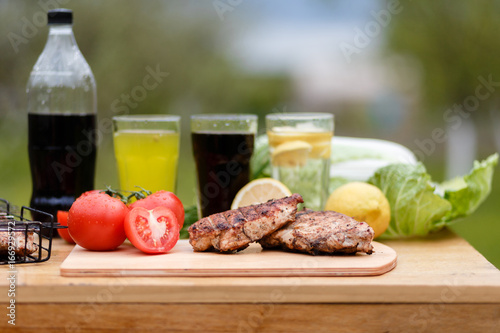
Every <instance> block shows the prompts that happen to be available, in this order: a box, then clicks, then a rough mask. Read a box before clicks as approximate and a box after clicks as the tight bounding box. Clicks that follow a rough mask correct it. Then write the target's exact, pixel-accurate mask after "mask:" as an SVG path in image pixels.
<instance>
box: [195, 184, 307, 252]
mask: <svg viewBox="0 0 500 333" xmlns="http://www.w3.org/2000/svg"><path fill="white" fill-rule="evenodd" d="M301 202H304V201H303V200H302V197H301V196H300V195H299V194H294V195H292V196H290V197H286V198H282V199H276V200H269V201H268V202H266V203H263V204H259V205H252V206H247V207H241V208H238V209H233V210H228V211H226V212H222V213H218V214H213V215H210V216H207V217H205V218H202V219H201V220H199V221H198V222H196V223H194V224H193V225H192V226H190V227H189V229H188V231H189V243H190V244H191V245H192V246H193V249H194V250H195V251H207V250H210V249H215V250H218V251H220V252H231V251H235V250H242V249H244V248H246V247H247V246H248V244H250V243H251V242H255V241H258V240H260V239H262V238H263V237H265V236H266V235H269V234H271V233H272V232H274V231H276V230H278V229H279V228H281V227H282V226H284V225H285V224H287V223H289V222H293V221H294V220H295V214H296V213H297V205H298V204H299V203H301Z"/></svg>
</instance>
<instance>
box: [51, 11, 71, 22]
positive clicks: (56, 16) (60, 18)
mask: <svg viewBox="0 0 500 333" xmlns="http://www.w3.org/2000/svg"><path fill="white" fill-rule="evenodd" d="M47 20H48V24H72V23H73V11H72V10H71V9H65V8H57V9H52V10H49V12H48V13H47Z"/></svg>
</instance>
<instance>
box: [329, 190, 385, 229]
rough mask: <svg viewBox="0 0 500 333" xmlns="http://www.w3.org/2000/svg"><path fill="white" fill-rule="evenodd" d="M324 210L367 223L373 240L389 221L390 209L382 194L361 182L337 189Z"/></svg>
mask: <svg viewBox="0 0 500 333" xmlns="http://www.w3.org/2000/svg"><path fill="white" fill-rule="evenodd" d="M325 209H326V210H333V211H336V212H339V213H342V214H345V215H348V216H351V217H352V218H354V219H355V220H357V221H359V222H366V223H368V225H369V226H370V227H372V228H373V231H374V232H375V236H374V238H377V237H378V236H380V235H382V234H383V233H384V232H385V231H386V230H387V228H388V227H389V222H390V221H391V207H390V206H389V201H387V198H386V197H385V195H384V193H382V191H381V190H380V189H379V188H378V187H376V186H374V185H371V184H367V183H363V182H352V183H347V184H345V185H342V186H340V187H339V188H337V189H336V190H335V191H333V193H332V194H331V195H330V197H329V198H328V201H327V202H326V207H325Z"/></svg>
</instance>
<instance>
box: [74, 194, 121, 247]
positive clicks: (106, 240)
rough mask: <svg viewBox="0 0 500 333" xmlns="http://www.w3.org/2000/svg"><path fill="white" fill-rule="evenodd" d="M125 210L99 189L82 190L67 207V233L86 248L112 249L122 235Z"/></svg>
mask: <svg viewBox="0 0 500 333" xmlns="http://www.w3.org/2000/svg"><path fill="white" fill-rule="evenodd" d="M127 213H128V208H127V206H126V205H125V204H124V203H123V202H121V201H120V200H119V199H117V198H113V197H110V196H109V195H107V194H105V193H99V192H90V193H89V192H87V193H84V194H83V195H82V196H80V197H79V198H78V199H76V201H75V202H74V203H73V205H72V206H71V208H70V210H69V215H68V229H69V234H70V235H71V237H72V238H73V240H74V241H75V242H76V244H78V245H80V246H81V247H84V248H86V249H88V250H93V251H108V250H113V249H116V248H117V247H118V246H120V245H121V244H122V243H123V242H124V241H125V238H126V236H125V229H124V228H123V221H124V220H125V216H126V215H127Z"/></svg>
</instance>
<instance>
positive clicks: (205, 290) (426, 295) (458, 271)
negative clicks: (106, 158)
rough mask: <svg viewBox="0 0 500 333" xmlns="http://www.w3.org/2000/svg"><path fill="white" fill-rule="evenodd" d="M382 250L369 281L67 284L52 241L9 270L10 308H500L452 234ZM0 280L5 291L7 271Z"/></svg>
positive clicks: (498, 276) (0, 296)
mask: <svg viewBox="0 0 500 333" xmlns="http://www.w3.org/2000/svg"><path fill="white" fill-rule="evenodd" d="M383 243H384V244H386V245H388V246H390V247H392V248H393V249H394V250H396V252H397V254H398V264H397V267H396V268H395V269H394V270H393V271H391V272H389V273H386V274H384V275H381V276H374V277H260V278H256V277H232V278H229V277H228V278H211V277H203V278H174V277H143V278H137V277H114V278H110V277H106V278H98V277H78V278H69V277H62V276H60V271H59V266H60V264H61V263H62V261H63V260H64V259H65V258H66V256H67V255H68V254H69V252H70V251H71V250H72V248H73V246H71V245H68V244H66V243H65V242H64V241H62V240H60V239H56V240H55V241H54V242H53V254H52V258H51V259H50V260H49V261H48V262H45V263H38V264H23V265H17V266H16V269H17V280H16V302H18V303H57V302H60V303H68V302H71V303H75V302H91V301H92V300H94V301H95V300H97V301H99V302H104V303H106V302H109V303H255V302H259V303H266V302H270V303H499V304H500V271H499V270H498V269H497V268H495V267H494V266H493V265H492V264H491V263H489V262H488V261H487V260H486V259H485V258H484V257H483V256H482V255H481V254H480V253H478V252H477V251H476V250H475V249H474V248H473V247H472V246H470V245H469V244H468V243H467V242H466V241H465V240H463V239H462V238H460V237H458V236H456V235H455V234H453V233H452V232H450V231H443V232H440V233H438V234H436V235H433V236H431V237H428V238H426V239H414V240H397V241H384V242H383ZM0 272H1V273H0V286H1V287H0V288H1V289H2V290H6V289H8V281H7V278H6V277H7V274H8V273H9V270H8V268H7V267H6V266H4V267H2V268H1V270H0ZM8 301H9V298H8V296H7V292H2V293H0V302H1V303H4V302H8Z"/></svg>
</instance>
